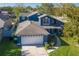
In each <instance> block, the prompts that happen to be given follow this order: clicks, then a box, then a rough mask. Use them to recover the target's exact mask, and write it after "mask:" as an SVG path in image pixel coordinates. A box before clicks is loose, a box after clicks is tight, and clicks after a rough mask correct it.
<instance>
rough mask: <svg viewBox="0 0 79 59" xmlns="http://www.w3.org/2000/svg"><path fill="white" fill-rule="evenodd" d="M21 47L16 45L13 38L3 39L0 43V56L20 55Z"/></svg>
mask: <svg viewBox="0 0 79 59" xmlns="http://www.w3.org/2000/svg"><path fill="white" fill-rule="evenodd" d="M20 55H21V47H18V46H16V44H15V43H14V42H13V40H11V41H10V40H7V39H6V40H4V41H2V42H1V43H0V56H20Z"/></svg>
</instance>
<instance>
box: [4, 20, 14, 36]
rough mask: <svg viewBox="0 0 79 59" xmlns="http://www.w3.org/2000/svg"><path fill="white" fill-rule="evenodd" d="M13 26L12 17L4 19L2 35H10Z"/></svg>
mask: <svg viewBox="0 0 79 59" xmlns="http://www.w3.org/2000/svg"><path fill="white" fill-rule="evenodd" d="M13 27H14V24H13V22H12V19H8V20H7V21H5V24H4V29H3V36H4V37H12V33H13V30H14V29H13Z"/></svg>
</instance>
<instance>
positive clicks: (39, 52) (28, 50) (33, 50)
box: [21, 46, 47, 56]
mask: <svg viewBox="0 0 79 59" xmlns="http://www.w3.org/2000/svg"><path fill="white" fill-rule="evenodd" d="M21 52H22V56H47V52H46V50H45V49H44V47H42V46H22V51H21Z"/></svg>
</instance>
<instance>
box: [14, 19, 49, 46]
mask: <svg viewBox="0 0 79 59" xmlns="http://www.w3.org/2000/svg"><path fill="white" fill-rule="evenodd" d="M15 35H16V36H17V45H36V44H44V43H45V42H47V41H48V38H47V36H48V35H49V33H48V32H47V31H46V30H45V29H44V28H42V27H41V26H39V25H37V24H35V23H34V22H31V21H24V22H21V23H19V25H18V27H17V30H16V33H15Z"/></svg>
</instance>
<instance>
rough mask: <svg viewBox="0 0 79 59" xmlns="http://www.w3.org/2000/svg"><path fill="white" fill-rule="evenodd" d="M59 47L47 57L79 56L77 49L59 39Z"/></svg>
mask: <svg viewBox="0 0 79 59" xmlns="http://www.w3.org/2000/svg"><path fill="white" fill-rule="evenodd" d="M61 43H62V44H61V46H60V47H59V48H58V49H57V50H55V51H53V52H51V53H49V56H79V47H76V46H74V45H70V44H68V43H67V42H66V41H64V40H62V39H61Z"/></svg>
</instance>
